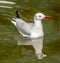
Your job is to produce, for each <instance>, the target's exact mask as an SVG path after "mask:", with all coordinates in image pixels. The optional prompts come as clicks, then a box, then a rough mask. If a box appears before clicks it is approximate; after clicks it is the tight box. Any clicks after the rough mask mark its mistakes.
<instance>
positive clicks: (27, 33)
mask: <svg viewBox="0 0 60 63" xmlns="http://www.w3.org/2000/svg"><path fill="white" fill-rule="evenodd" d="M44 18H50V16H45V15H44V14H42V13H36V14H35V16H34V23H26V22H25V21H24V20H23V19H21V17H20V16H19V14H18V11H16V18H13V19H12V20H11V22H12V23H13V24H14V25H15V26H16V27H17V29H18V31H19V32H20V33H21V35H23V36H24V37H29V38H32V41H31V40H29V41H28V40H27V41H26V40H24V42H21V41H19V42H18V44H19V45H32V46H33V47H34V49H35V54H36V55H37V58H38V59H43V57H46V56H47V55H45V54H43V53H42V49H43V36H44V32H43V26H42V19H44ZM39 37H40V38H39ZM33 38H38V39H33Z"/></svg>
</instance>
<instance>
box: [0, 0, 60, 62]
mask: <svg viewBox="0 0 60 63" xmlns="http://www.w3.org/2000/svg"><path fill="white" fill-rule="evenodd" d="M2 1H3V0H2ZM6 2H7V3H6ZM16 10H18V11H19V12H20V14H21V17H22V18H23V19H24V20H26V21H27V22H33V16H34V14H35V13H36V12H42V13H44V14H45V15H50V16H51V18H50V19H44V20H43V21H42V23H43V28H44V33H45V36H44V43H43V44H44V46H43V52H44V53H45V54H47V57H46V58H44V59H43V60H38V59H37V57H36V56H35V51H34V48H33V47H32V46H20V45H17V42H18V40H19V41H21V42H23V41H24V40H22V39H23V37H22V36H21V35H20V34H19V32H18V30H17V29H16V27H15V26H14V25H13V24H12V23H11V22H10V20H11V18H12V17H15V12H16ZM27 40H28V39H27ZM59 42H60V1H59V0H57V1H56V0H53V1H52V0H45V1H43V0H42V1H41V0H8V1H7V0H5V2H4V1H3V3H1V2H0V63H13V62H15V63H60V43H59Z"/></svg>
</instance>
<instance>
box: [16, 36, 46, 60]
mask: <svg viewBox="0 0 60 63" xmlns="http://www.w3.org/2000/svg"><path fill="white" fill-rule="evenodd" d="M17 45H32V46H33V48H34V50H35V54H36V56H37V58H38V59H43V57H46V56H47V55H45V54H43V52H42V50H43V37H40V38H35V39H30V38H21V39H20V40H18V42H17Z"/></svg>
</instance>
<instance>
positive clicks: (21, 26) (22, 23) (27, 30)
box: [16, 19, 33, 36]
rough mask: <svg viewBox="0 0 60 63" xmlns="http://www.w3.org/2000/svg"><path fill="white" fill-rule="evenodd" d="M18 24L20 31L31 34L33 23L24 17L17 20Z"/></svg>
mask: <svg viewBox="0 0 60 63" xmlns="http://www.w3.org/2000/svg"><path fill="white" fill-rule="evenodd" d="M16 26H17V28H18V30H19V32H21V33H23V34H24V35H28V36H29V35H31V30H32V26H33V23H26V22H25V21H23V20H22V19H20V20H16Z"/></svg>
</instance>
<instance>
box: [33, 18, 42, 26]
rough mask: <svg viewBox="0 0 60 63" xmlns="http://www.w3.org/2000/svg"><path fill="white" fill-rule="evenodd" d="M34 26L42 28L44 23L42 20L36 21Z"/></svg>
mask: <svg viewBox="0 0 60 63" xmlns="http://www.w3.org/2000/svg"><path fill="white" fill-rule="evenodd" d="M34 25H35V26H42V22H41V20H36V19H35V20H34Z"/></svg>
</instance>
